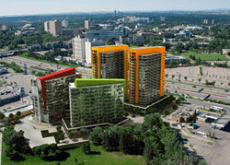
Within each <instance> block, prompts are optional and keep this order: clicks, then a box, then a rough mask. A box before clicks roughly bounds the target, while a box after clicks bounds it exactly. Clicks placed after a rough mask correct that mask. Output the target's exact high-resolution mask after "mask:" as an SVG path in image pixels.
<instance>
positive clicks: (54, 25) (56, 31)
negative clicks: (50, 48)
mask: <svg viewBox="0 0 230 165" xmlns="http://www.w3.org/2000/svg"><path fill="white" fill-rule="evenodd" d="M61 26H62V25H61V22H60V21H58V20H54V21H49V32H50V33H51V34H52V35H53V36H58V35H61Z"/></svg>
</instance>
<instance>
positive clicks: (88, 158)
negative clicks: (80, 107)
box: [2, 143, 146, 165]
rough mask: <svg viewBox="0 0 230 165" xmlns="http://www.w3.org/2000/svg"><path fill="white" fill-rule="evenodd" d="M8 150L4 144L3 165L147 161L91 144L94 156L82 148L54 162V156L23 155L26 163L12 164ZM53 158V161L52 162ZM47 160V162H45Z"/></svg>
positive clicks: (114, 164) (140, 163)
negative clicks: (7, 155) (7, 154)
mask: <svg viewBox="0 0 230 165" xmlns="http://www.w3.org/2000/svg"><path fill="white" fill-rule="evenodd" d="M5 149H6V145H5V143H2V164H3V165H14V164H17V165H41V164H42V165H56V164H57V163H56V162H60V164H61V165H72V164H79V163H82V162H83V161H84V163H85V164H86V165H119V164H120V165H145V164H146V161H145V159H144V158H143V157H142V156H135V155H132V156H131V155H124V154H123V153H121V152H106V151H103V149H102V147H101V146H94V145H93V144H91V151H94V154H89V155H85V154H84V153H83V152H82V147H79V148H75V149H70V150H67V151H65V152H63V153H60V155H61V156H59V157H57V156H56V159H59V161H58V160H54V155H53V156H52V154H50V155H49V156H48V157H46V158H44V157H43V158H39V157H38V156H29V155H23V156H24V157H25V159H26V160H25V161H21V162H12V161H10V160H9V159H8V158H7V157H6V156H4V152H5ZM63 155H66V157H67V158H63V159H64V160H60V159H61V158H60V157H63ZM41 157H42V156H41ZM51 157H53V159H52V160H51ZM75 158H76V159H77V160H78V163H76V162H75ZM43 159H46V160H47V161H45V160H43ZM48 160H49V161H48Z"/></svg>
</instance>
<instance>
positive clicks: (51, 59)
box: [28, 49, 73, 63]
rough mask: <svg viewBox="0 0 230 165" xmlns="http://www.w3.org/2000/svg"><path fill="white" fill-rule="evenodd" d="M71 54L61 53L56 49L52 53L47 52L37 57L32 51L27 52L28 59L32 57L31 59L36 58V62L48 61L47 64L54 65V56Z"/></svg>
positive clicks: (69, 54) (70, 52) (68, 54)
mask: <svg viewBox="0 0 230 165" xmlns="http://www.w3.org/2000/svg"><path fill="white" fill-rule="evenodd" d="M72 53H73V52H72V51H70V50H69V51H68V52H67V51H61V49H57V50H54V51H49V52H47V53H46V54H45V55H44V56H42V55H39V54H36V53H34V52H33V51H29V52H28V57H33V58H36V59H38V60H46V61H49V62H54V63H58V62H57V61H56V60H55V59H54V58H55V56H59V55H60V56H71V54H72Z"/></svg>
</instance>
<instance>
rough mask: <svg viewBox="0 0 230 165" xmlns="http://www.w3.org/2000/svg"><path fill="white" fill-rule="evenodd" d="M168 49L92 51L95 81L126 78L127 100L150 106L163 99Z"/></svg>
mask: <svg viewBox="0 0 230 165" xmlns="http://www.w3.org/2000/svg"><path fill="white" fill-rule="evenodd" d="M164 70H165V47H147V48H136V49H133V48H130V49H128V46H127V45H120V46H103V47H92V77H93V78H124V79H125V80H126V91H125V96H126V97H125V98H126V100H129V102H131V103H135V104H142V105H147V104H151V103H153V102H154V101H156V100H158V99H159V98H160V97H162V96H164Z"/></svg>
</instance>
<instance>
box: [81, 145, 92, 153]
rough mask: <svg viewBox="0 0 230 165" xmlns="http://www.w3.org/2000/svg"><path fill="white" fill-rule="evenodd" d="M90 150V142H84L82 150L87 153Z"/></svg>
mask: <svg viewBox="0 0 230 165" xmlns="http://www.w3.org/2000/svg"><path fill="white" fill-rule="evenodd" d="M90 150H91V148H90V143H88V144H84V145H83V146H82V151H83V152H84V153H85V154H89V153H90Z"/></svg>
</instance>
